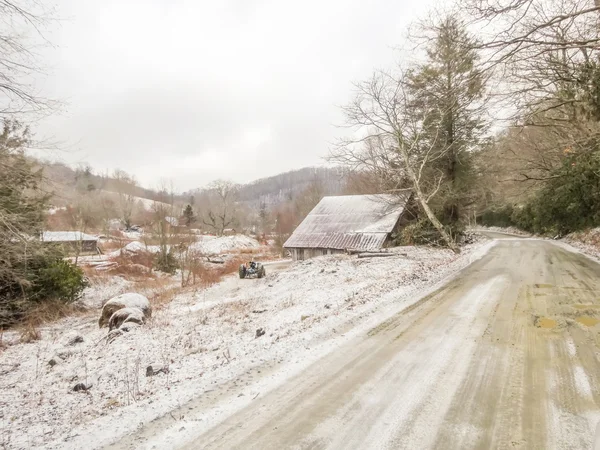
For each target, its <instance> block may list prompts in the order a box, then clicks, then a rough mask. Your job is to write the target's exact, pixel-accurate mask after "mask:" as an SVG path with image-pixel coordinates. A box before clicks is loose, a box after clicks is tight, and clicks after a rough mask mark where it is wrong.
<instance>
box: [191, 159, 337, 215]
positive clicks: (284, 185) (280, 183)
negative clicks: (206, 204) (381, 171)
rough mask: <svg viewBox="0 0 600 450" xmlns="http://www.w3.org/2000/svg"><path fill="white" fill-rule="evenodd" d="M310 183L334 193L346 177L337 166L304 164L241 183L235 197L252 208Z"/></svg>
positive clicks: (293, 193)
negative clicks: (283, 171)
mask: <svg viewBox="0 0 600 450" xmlns="http://www.w3.org/2000/svg"><path fill="white" fill-rule="evenodd" d="M314 184H318V185H319V187H320V189H321V190H322V191H323V193H324V195H332V194H338V193H340V192H342V190H343V188H344V186H345V185H346V177H345V175H344V172H343V171H342V170H341V169H340V168H337V167H332V168H327V167H304V168H302V169H298V170H292V171H290V172H285V173H280V174H278V175H274V176H272V177H267V178H261V179H259V180H256V181H253V182H251V183H248V184H242V185H240V190H239V195H238V199H239V200H240V201H241V202H243V203H246V204H247V205H248V206H252V207H256V206H258V205H260V204H264V205H266V206H274V205H277V204H280V203H283V202H286V201H289V200H293V199H295V198H296V196H297V195H299V194H301V193H302V192H304V191H306V189H307V188H308V187H309V186H311V185H314ZM202 191H203V189H194V190H191V191H187V192H185V193H184V194H183V195H182V197H183V198H184V199H186V198H189V197H190V196H192V195H197V194H199V193H201V192H202Z"/></svg>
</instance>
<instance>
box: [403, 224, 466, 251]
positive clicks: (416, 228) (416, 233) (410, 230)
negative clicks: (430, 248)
mask: <svg viewBox="0 0 600 450" xmlns="http://www.w3.org/2000/svg"><path fill="white" fill-rule="evenodd" d="M444 228H445V229H446V231H447V232H448V234H449V235H450V236H451V237H452V238H453V239H454V240H455V241H457V240H458V238H459V237H460V236H461V235H462V233H463V231H464V230H463V227H462V224H461V223H460V222H454V223H452V224H451V225H444ZM395 241H396V243H398V244H400V245H435V246H440V247H445V246H446V242H445V241H444V239H443V238H442V235H441V234H440V233H439V231H438V230H437V229H436V228H435V227H434V226H433V224H432V223H431V222H430V221H429V220H428V219H420V220H418V221H417V222H414V223H411V224H409V225H407V226H405V227H404V228H403V229H402V231H401V232H400V233H399V234H398V235H397V236H395Z"/></svg>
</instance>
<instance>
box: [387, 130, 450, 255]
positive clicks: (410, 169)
mask: <svg viewBox="0 0 600 450" xmlns="http://www.w3.org/2000/svg"><path fill="white" fill-rule="evenodd" d="M398 146H399V148H400V152H401V153H402V156H403V158H404V165H405V168H406V171H407V172H408V176H409V177H410V179H411V181H412V184H413V188H414V190H415V194H417V199H418V200H419V203H420V204H421V207H422V208H423V211H425V214H426V215H427V218H428V219H429V221H430V222H431V224H432V225H433V226H434V227H435V229H436V230H438V232H439V233H440V235H441V236H442V239H444V241H445V242H446V245H448V248H450V250H452V251H453V252H454V253H457V254H458V253H460V248H458V245H456V242H454V240H453V239H452V238H451V237H450V235H449V234H448V233H447V232H446V230H445V229H444V226H443V225H442V223H441V222H440V221H439V220H438V218H437V217H436V216H435V214H434V213H433V211H432V210H431V208H430V207H429V205H428V204H427V201H426V200H425V196H424V195H423V192H421V186H420V185H419V179H418V177H417V174H416V173H415V171H414V169H413V167H412V166H411V164H410V158H409V155H408V152H407V151H406V148H405V147H404V144H403V142H402V141H401V140H400V139H398Z"/></svg>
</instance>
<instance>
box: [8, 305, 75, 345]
mask: <svg viewBox="0 0 600 450" xmlns="http://www.w3.org/2000/svg"><path fill="white" fill-rule="evenodd" d="M86 311H87V309H86V308H84V307H83V306H82V305H80V304H66V303H64V302H62V301H59V300H46V301H44V302H41V303H40V304H38V305H36V306H35V307H33V308H32V309H30V310H29V311H28V312H27V314H26V315H25V317H24V318H23V321H22V324H21V325H20V326H19V328H18V329H19V331H20V334H21V342H33V341H37V340H39V339H41V337H42V335H41V333H40V330H39V328H40V327H41V326H42V325H45V324H48V323H52V322H56V321H57V320H60V319H62V318H64V317H67V316H74V315H81V314H84V313H85V312H86Z"/></svg>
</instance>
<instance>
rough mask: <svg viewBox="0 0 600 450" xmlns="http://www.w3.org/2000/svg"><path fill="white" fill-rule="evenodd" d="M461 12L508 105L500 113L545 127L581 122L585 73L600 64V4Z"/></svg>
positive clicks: (523, 4)
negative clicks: (508, 111)
mask: <svg viewBox="0 0 600 450" xmlns="http://www.w3.org/2000/svg"><path fill="white" fill-rule="evenodd" d="M459 7H460V10H461V12H463V13H466V14H467V15H468V17H469V20H470V22H471V25H472V27H473V28H476V29H477V30H478V35H479V36H480V38H481V41H480V42H479V43H478V45H477V48H478V49H479V50H480V51H481V52H482V53H483V54H484V55H485V59H484V60H483V61H482V70H485V71H494V72H495V75H496V80H497V85H498V88H499V89H497V91H496V95H497V97H498V98H501V99H503V100H504V101H505V102H504V104H503V107H502V108H499V110H501V111H503V113H506V111H507V110H510V111H511V112H512V113H511V114H508V117H505V118H508V119H510V120H511V121H512V122H518V123H521V124H528V125H533V124H539V125H541V126H547V125H548V121H549V120H552V121H553V126H557V125H559V122H564V121H565V120H568V121H572V120H578V117H577V116H578V113H580V108H581V106H582V104H583V103H585V90H586V86H585V83H581V82H582V81H583V78H584V77H582V72H581V69H582V67H586V66H587V67H589V66H590V65H597V64H598V62H599V59H598V58H599V54H600V0H460V3H459ZM553 110H556V111H555V113H554V114H547V112H549V111H553ZM505 115H506V114H505ZM540 121H541V122H540Z"/></svg>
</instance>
